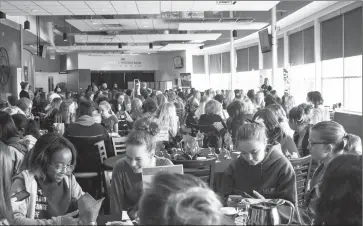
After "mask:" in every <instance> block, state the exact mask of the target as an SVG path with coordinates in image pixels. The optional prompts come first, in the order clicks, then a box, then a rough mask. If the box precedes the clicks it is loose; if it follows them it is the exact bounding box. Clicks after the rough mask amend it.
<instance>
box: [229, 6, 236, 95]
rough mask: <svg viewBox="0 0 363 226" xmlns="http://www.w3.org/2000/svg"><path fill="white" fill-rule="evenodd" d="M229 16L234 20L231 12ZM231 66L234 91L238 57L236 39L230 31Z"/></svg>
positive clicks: (232, 88) (231, 86) (231, 85)
mask: <svg viewBox="0 0 363 226" xmlns="http://www.w3.org/2000/svg"><path fill="white" fill-rule="evenodd" d="M229 16H230V17H231V18H233V12H232V11H231V12H229ZM230 44H231V45H230V66H231V84H230V89H231V90H234V86H233V84H234V82H233V78H234V76H235V74H236V65H235V64H236V59H235V58H236V57H237V56H236V55H235V49H234V38H233V30H231V31H230Z"/></svg>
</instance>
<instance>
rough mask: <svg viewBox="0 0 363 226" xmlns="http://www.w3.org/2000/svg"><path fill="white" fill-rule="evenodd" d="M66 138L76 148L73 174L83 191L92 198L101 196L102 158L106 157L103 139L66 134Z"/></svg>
mask: <svg viewBox="0 0 363 226" xmlns="http://www.w3.org/2000/svg"><path fill="white" fill-rule="evenodd" d="M67 139H68V140H69V141H70V142H71V143H72V144H73V145H74V146H75V148H76V149H77V165H76V168H75V170H74V175H75V176H76V178H77V181H78V183H79V184H80V186H81V187H82V189H83V190H84V191H85V192H88V193H89V194H91V195H92V196H93V197H94V198H101V197H102V196H103V195H102V193H103V192H102V190H103V185H102V173H103V169H104V167H103V160H104V159H106V158H107V153H106V148H105V143H104V141H103V140H101V136H94V137H83V136H79V137H72V136H67ZM100 142H101V143H103V145H102V144H100Z"/></svg>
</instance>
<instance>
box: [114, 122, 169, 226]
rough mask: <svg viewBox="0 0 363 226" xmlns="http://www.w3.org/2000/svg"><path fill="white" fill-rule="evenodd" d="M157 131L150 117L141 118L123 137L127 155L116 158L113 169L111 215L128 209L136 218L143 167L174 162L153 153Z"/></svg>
mask: <svg viewBox="0 0 363 226" xmlns="http://www.w3.org/2000/svg"><path fill="white" fill-rule="evenodd" d="M159 131H160V130H159V126H158V124H157V121H156V120H155V118H153V117H144V118H141V119H140V120H137V121H136V122H135V123H134V128H133V130H132V131H131V132H130V133H129V134H128V137H127V140H126V158H123V159H122V160H120V161H118V162H117V164H116V166H115V167H114V169H113V172H112V182H111V191H110V200H111V214H114V215H117V216H120V217H121V216H122V211H127V213H128V215H129V217H130V219H132V220H133V219H135V213H136V212H137V210H138V202H139V199H140V197H141V194H142V175H141V172H142V168H145V167H155V166H163V165H172V164H173V163H172V162H171V161H170V160H169V159H165V158H160V157H158V156H156V155H155V148H156V142H155V135H156V134H157V133H158V132H159Z"/></svg>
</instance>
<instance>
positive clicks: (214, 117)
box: [198, 100, 227, 149]
mask: <svg viewBox="0 0 363 226" xmlns="http://www.w3.org/2000/svg"><path fill="white" fill-rule="evenodd" d="M221 111H222V104H221V103H219V102H218V101H216V100H210V101H208V102H207V103H206V104H205V114H203V115H201V116H200V118H199V122H198V127H199V130H200V131H201V132H202V133H204V134H205V136H204V140H203V146H204V147H214V148H216V149H220V148H222V144H223V137H224V135H225V134H226V132H227V126H226V124H225V123H224V122H223V119H222V118H221V116H220V112H221Z"/></svg>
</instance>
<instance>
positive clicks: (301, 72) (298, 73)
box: [288, 64, 315, 105]
mask: <svg viewBox="0 0 363 226" xmlns="http://www.w3.org/2000/svg"><path fill="white" fill-rule="evenodd" d="M288 72H289V78H290V80H291V86H290V93H291V95H292V96H294V98H295V103H296V105H298V104H301V103H305V102H306V94H307V93H308V92H310V91H314V90H315V64H302V65H297V66H293V67H291V68H290V69H289V71H288Z"/></svg>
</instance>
